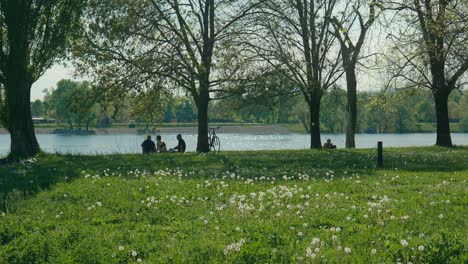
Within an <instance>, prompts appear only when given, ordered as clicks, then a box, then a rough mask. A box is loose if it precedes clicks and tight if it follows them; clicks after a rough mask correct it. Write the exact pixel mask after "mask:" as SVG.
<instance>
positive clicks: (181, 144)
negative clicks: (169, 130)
mask: <svg viewBox="0 0 468 264" xmlns="http://www.w3.org/2000/svg"><path fill="white" fill-rule="evenodd" d="M176 138H177V140H178V141H179V142H178V143H177V146H175V147H174V149H173V150H177V152H179V153H184V152H185V148H186V145H185V141H184V140H183V139H182V135H181V134H177V137H176Z"/></svg>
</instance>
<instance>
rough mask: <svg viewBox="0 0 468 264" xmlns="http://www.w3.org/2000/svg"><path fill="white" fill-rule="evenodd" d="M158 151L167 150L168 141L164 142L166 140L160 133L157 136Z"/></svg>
mask: <svg viewBox="0 0 468 264" xmlns="http://www.w3.org/2000/svg"><path fill="white" fill-rule="evenodd" d="M156 152H159V153H162V152H167V147H166V143H164V141H162V140H161V136H160V135H157V136H156Z"/></svg>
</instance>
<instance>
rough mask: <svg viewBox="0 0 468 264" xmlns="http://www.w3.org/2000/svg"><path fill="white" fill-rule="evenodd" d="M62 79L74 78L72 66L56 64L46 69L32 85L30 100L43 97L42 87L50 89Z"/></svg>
mask: <svg viewBox="0 0 468 264" xmlns="http://www.w3.org/2000/svg"><path fill="white" fill-rule="evenodd" d="M62 79H74V78H73V68H71V67H64V66H62V65H59V64H56V65H54V66H52V67H51V68H50V69H48V70H47V71H46V72H45V73H44V74H43V75H42V76H41V78H39V79H38V80H37V81H36V82H35V83H34V84H33V85H32V89H31V101H34V100H36V99H41V100H42V99H44V93H43V92H42V91H43V90H44V89H50V88H53V87H55V86H56V84H57V82H58V81H60V80H62Z"/></svg>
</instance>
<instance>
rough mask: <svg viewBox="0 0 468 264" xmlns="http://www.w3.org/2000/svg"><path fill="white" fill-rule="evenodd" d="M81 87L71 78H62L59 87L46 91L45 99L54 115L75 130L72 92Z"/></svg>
mask: <svg viewBox="0 0 468 264" xmlns="http://www.w3.org/2000/svg"><path fill="white" fill-rule="evenodd" d="M78 87H79V83H78V82H75V81H71V80H60V81H59V82H58V83H57V87H56V88H55V89H53V90H52V91H50V92H47V93H46V96H45V98H44V100H45V101H46V102H47V104H48V105H49V107H50V108H51V110H52V111H53V112H52V115H53V116H54V117H55V118H56V119H57V121H59V122H64V121H65V122H67V123H68V127H69V129H70V130H73V119H74V114H73V113H72V111H71V105H72V94H73V93H74V91H75V90H77V89H78Z"/></svg>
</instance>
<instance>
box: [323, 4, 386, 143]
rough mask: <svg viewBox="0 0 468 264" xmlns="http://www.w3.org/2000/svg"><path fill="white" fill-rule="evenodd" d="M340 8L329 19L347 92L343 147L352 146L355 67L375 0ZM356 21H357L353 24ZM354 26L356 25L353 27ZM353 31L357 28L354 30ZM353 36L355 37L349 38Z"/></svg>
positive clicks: (370, 24) (372, 15)
mask: <svg viewBox="0 0 468 264" xmlns="http://www.w3.org/2000/svg"><path fill="white" fill-rule="evenodd" d="M343 5H344V8H343V10H341V11H340V12H339V13H341V15H340V16H337V15H336V14H334V15H333V16H332V17H331V18H330V19H331V20H332V22H333V23H332V25H333V28H334V30H333V33H334V35H335V36H336V38H337V39H338V41H339V43H340V46H341V58H342V61H343V69H344V72H345V75H346V88H347V90H346V92H347V98H348V102H347V113H346V114H347V118H346V120H347V122H346V143H345V146H346V148H355V147H356V140H355V133H356V125H357V79H356V67H357V63H358V60H359V58H360V57H359V56H360V53H361V49H362V47H363V44H364V40H365V38H366V35H367V33H368V31H369V28H370V27H371V26H372V24H373V23H374V21H375V18H376V16H377V15H378V14H377V15H376V10H375V9H376V6H377V0H370V1H368V0H356V1H351V2H346V3H343ZM363 6H364V7H365V6H367V7H368V14H367V18H365V15H364V14H363V12H362V9H363ZM356 24H357V25H356ZM356 27H357V29H356ZM355 31H359V33H358V34H356V33H355ZM353 39H355V40H354V41H353Z"/></svg>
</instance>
